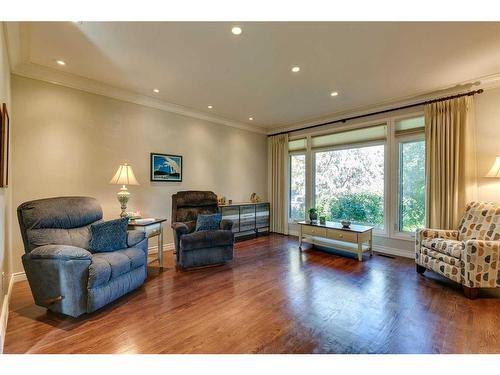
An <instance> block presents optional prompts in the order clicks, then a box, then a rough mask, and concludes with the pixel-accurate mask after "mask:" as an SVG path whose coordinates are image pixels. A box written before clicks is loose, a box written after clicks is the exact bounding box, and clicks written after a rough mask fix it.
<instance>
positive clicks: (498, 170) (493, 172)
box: [485, 156, 500, 178]
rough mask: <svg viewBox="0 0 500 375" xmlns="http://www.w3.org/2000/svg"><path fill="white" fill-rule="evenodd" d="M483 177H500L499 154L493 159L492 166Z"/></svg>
mask: <svg viewBox="0 0 500 375" xmlns="http://www.w3.org/2000/svg"><path fill="white" fill-rule="evenodd" d="M485 177H499V178H500V156H498V157H497V158H496V159H495V163H493V167H491V169H490V170H489V172H488V173H487V174H486V176H485Z"/></svg>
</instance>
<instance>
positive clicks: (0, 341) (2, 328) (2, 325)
mask: <svg viewBox="0 0 500 375" xmlns="http://www.w3.org/2000/svg"><path fill="white" fill-rule="evenodd" d="M23 277H24V279H23ZM25 279H26V275H25V274H24V272H17V273H15V274H12V275H10V280H9V286H8V288H7V294H6V295H5V296H4V299H3V303H2V312H1V314H0V354H3V345H4V343H5V334H6V333H7V322H8V319H9V304H10V298H11V296H12V288H13V286H14V283H15V282H17V281H21V280H25Z"/></svg>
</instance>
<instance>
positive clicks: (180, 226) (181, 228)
mask: <svg viewBox="0 0 500 375" xmlns="http://www.w3.org/2000/svg"><path fill="white" fill-rule="evenodd" d="M172 229H173V230H174V231H175V233H176V234H177V235H178V236H180V235H182V234H187V233H189V227H188V226H187V225H186V224H184V223H180V222H175V223H172Z"/></svg>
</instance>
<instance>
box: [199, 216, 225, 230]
mask: <svg viewBox="0 0 500 375" xmlns="http://www.w3.org/2000/svg"><path fill="white" fill-rule="evenodd" d="M221 220H222V215H221V214H213V215H198V218H197V219H196V231H200V230H218V229H219V228H220V222H221Z"/></svg>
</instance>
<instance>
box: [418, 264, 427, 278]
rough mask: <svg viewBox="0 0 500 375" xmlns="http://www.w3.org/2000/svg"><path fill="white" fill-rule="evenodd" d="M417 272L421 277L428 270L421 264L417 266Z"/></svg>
mask: <svg viewBox="0 0 500 375" xmlns="http://www.w3.org/2000/svg"><path fill="white" fill-rule="evenodd" d="M416 266H417V272H418V273H419V274H421V275H423V273H424V272H425V270H426V268H425V267H424V266H421V265H420V264H417V265H416Z"/></svg>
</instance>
